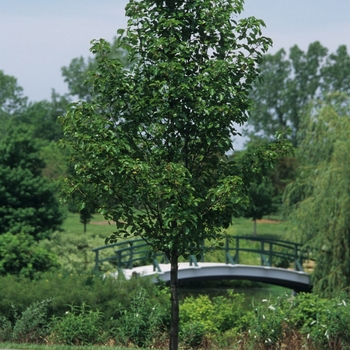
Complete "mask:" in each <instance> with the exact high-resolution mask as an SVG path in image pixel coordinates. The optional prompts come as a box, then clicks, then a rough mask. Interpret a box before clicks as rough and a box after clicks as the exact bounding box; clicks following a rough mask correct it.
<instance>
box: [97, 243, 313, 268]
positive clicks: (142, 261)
mask: <svg viewBox="0 0 350 350" xmlns="http://www.w3.org/2000/svg"><path fill="white" fill-rule="evenodd" d="M203 247H204V248H205V249H206V250H205V251H206V253H207V252H211V251H219V252H220V251H222V252H223V254H224V259H223V260H224V261H225V263H226V264H239V263H240V255H242V253H245V252H247V253H253V254H257V255H258V259H259V263H260V266H275V267H285V268H290V266H291V264H292V265H293V268H294V269H295V270H297V271H303V262H304V261H305V260H307V259H308V258H309V257H308V252H306V251H303V250H302V245H301V244H298V243H294V242H289V241H282V240H278V239H269V238H262V237H252V236H232V237H228V238H226V241H225V244H224V246H223V247H221V248H215V249H213V248H210V247H209V248H208V247H205V246H203ZM93 251H94V252H95V271H99V265H100V264H101V263H103V262H106V261H108V262H110V263H111V264H112V265H113V266H115V267H116V268H118V269H132V268H133V267H135V266H143V265H151V264H152V265H153V271H158V272H161V269H160V266H159V263H168V260H167V258H166V257H165V255H164V254H163V253H157V252H153V251H152V250H151V247H150V246H149V245H148V244H147V243H146V242H145V241H144V240H143V239H136V240H133V241H125V242H120V243H115V244H110V245H106V246H102V247H98V248H94V249H93ZM211 260H212V259H211ZM200 261H201V262H204V261H205V254H203V255H202V256H201V260H200ZM211 262H213V261H211ZM189 263H190V265H192V264H194V265H195V266H198V263H197V259H196V258H195V256H193V255H190V258H189Z"/></svg>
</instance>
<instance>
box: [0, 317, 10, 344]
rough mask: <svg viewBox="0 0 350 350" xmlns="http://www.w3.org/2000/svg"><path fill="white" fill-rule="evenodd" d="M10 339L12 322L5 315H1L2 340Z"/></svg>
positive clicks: (0, 335) (0, 339)
mask: <svg viewBox="0 0 350 350" xmlns="http://www.w3.org/2000/svg"><path fill="white" fill-rule="evenodd" d="M10 340H12V324H11V322H10V321H9V320H8V319H7V318H6V317H5V316H4V315H0V342H7V341H10Z"/></svg>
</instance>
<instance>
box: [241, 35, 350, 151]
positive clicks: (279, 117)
mask: <svg viewBox="0 0 350 350" xmlns="http://www.w3.org/2000/svg"><path fill="white" fill-rule="evenodd" d="M259 69H260V70H261V75H260V79H259V82H256V83H255V84H254V88H253V90H252V93H251V97H252V99H253V105H252V108H251V112H250V119H249V125H250V128H248V130H250V132H251V131H252V130H253V132H254V133H255V134H256V133H258V134H260V135H262V136H265V137H268V138H271V137H272V136H273V135H274V134H275V132H276V131H277V130H283V129H286V128H290V129H291V131H292V133H291V135H290V139H291V140H292V142H293V144H294V145H297V133H298V130H299V128H300V119H301V116H302V114H303V113H304V110H305V108H307V105H308V103H310V102H311V101H312V100H313V99H317V98H322V96H323V95H324V94H325V93H328V92H332V91H333V92H334V91H341V92H348V93H349V92H350V79H349V76H350V56H349V54H348V52H347V48H346V46H344V45H342V46H339V48H338V49H337V50H336V52H335V53H331V54H328V50H327V48H325V47H324V46H322V45H321V44H320V43H319V42H318V41H316V42H314V43H311V44H310V45H309V47H308V49H307V51H306V52H304V51H302V50H301V49H300V48H299V47H298V46H297V45H295V46H293V47H292V48H291V49H290V51H289V55H287V53H286V51H285V50H284V49H281V50H279V51H278V52H277V53H275V54H267V55H264V56H263V59H262V61H261V63H260V65H259ZM248 133H249V131H248Z"/></svg>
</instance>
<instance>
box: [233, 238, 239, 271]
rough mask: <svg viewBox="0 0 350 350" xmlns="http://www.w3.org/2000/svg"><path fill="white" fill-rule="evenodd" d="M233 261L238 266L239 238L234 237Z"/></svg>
mask: <svg viewBox="0 0 350 350" xmlns="http://www.w3.org/2000/svg"><path fill="white" fill-rule="evenodd" d="M234 260H235V263H236V264H239V237H236V253H235V259H234Z"/></svg>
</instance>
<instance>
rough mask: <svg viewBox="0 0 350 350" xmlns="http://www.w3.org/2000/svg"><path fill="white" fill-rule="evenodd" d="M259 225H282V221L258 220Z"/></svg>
mask: <svg viewBox="0 0 350 350" xmlns="http://www.w3.org/2000/svg"><path fill="white" fill-rule="evenodd" d="M256 222H257V223H258V224H280V223H281V222H282V221H280V220H273V219H261V220H256Z"/></svg>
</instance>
